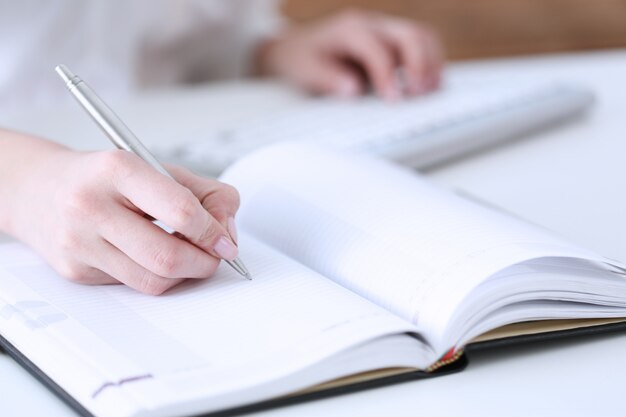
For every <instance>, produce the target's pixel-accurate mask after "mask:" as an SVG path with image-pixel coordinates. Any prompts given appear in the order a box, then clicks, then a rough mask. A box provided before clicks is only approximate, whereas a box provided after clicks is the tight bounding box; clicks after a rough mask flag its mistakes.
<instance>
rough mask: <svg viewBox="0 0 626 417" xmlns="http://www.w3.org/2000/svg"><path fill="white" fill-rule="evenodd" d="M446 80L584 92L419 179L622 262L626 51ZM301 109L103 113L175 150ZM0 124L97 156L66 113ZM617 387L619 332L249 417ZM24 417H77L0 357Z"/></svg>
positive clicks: (171, 108)
mask: <svg viewBox="0 0 626 417" xmlns="http://www.w3.org/2000/svg"><path fill="white" fill-rule="evenodd" d="M451 72H452V73H453V74H454V76H460V77H469V78H472V77H495V78H501V77H506V78H509V79H511V80H512V82H514V80H515V79H516V78H517V77H520V76H523V77H527V76H533V77H558V78H566V79H572V80H580V81H582V82H584V83H586V84H587V85H590V86H591V87H593V88H594V89H595V91H596V92H597V97H598V102H597V104H596V106H595V109H594V110H593V112H592V113H591V114H590V115H589V116H588V117H586V118H584V119H581V120H579V121H576V122H574V123H571V124H569V125H567V126H563V127H560V128H558V129H555V130H551V131H546V132H541V133H538V134H535V135H534V136H533V137H532V138H531V139H530V140H525V141H520V142H517V143H514V144H511V145H507V146H504V147H501V148H499V149H495V150H490V151H488V152H484V153H482V154H480V155H476V156H473V157H471V158H467V159H465V160H463V161H459V162H456V163H454V164H450V165H448V166H445V167H441V168H439V169H437V170H434V171H431V172H429V173H428V175H429V176H430V177H431V178H433V179H434V180H435V181H438V182H440V183H442V184H444V185H446V186H450V187H455V188H458V189H463V190H465V191H468V192H470V193H472V194H474V195H476V196H478V197H480V198H482V199H484V200H487V201H491V202H493V203H495V204H497V205H499V206H501V207H503V208H505V209H508V210H510V211H512V212H514V213H517V214H519V215H521V216H523V217H525V218H527V219H529V220H531V221H533V222H536V223H538V224H541V225H544V226H546V227H548V228H551V229H553V230H555V231H557V232H559V233H561V234H562V235H564V236H566V237H568V238H570V239H572V240H574V241H577V242H579V243H581V244H583V245H585V246H587V247H590V248H592V249H595V250H597V251H599V252H601V253H602V254H604V255H607V256H610V257H613V258H616V259H620V260H626V193H625V191H626V163H625V161H624V156H625V155H626V140H625V139H626V137H625V135H624V133H623V132H624V130H625V129H624V127H626V113H625V110H626V50H620V51H607V52H596V53H583V54H573V55H551V56H543V57H534V58H518V59H508V60H497V61H476V62H468V63H464V64H457V65H454V66H452V67H451ZM300 100H303V97H302V96H301V95H300V94H298V93H295V92H293V91H291V90H288V89H286V88H284V87H280V86H278V85H275V84H272V83H258V82H257V83H245V84H243V85H234V84H217V85H213V86H210V87H201V88H196V89H194V90H172V91H161V92H153V93H149V94H143V95H141V96H139V97H135V98H132V99H131V100H125V101H119V100H118V102H113V105H114V107H115V108H116V109H118V112H119V113H120V114H121V115H122V116H123V118H124V119H125V120H126V121H127V123H128V124H129V125H130V126H131V127H132V128H133V129H134V130H135V131H136V133H137V134H138V136H139V137H141V138H142V139H144V140H145V142H147V143H148V144H150V143H158V142H161V141H165V140H176V139H177V138H178V139H180V131H181V126H186V128H185V129H184V130H189V129H191V130H192V131H193V130H195V129H201V128H203V127H204V128H207V129H210V128H211V127H215V126H229V125H232V124H233V123H237V122H238V121H240V120H245V118H246V117H251V116H252V115H255V114H259V113H263V112H273V111H280V109H282V108H285V107H286V106H288V105H291V104H293V103H297V102H298V101H300ZM163 114H166V115H168V117H167V118H164V117H160V118H159V119H158V122H159V123H154V120H155V119H154V117H153V116H154V115H163ZM69 118H72V119H73V121H72V122H71V123H69V122H68V120H69ZM0 125H1V126H9V127H14V128H19V129H21V130H24V131H30V132H33V133H36V134H41V135H44V136H47V137H50V138H54V139H58V140H60V141H62V142H65V143H68V144H70V145H72V146H74V147H77V148H81V149H96V148H106V147H108V143H107V141H106V140H104V139H103V138H102V137H101V134H100V133H99V132H98V131H97V130H96V128H95V127H94V126H93V125H92V124H91V122H90V121H89V120H87V118H86V117H85V116H84V115H83V114H82V111H81V110H79V109H78V108H77V106H76V105H75V104H74V103H71V102H69V101H68V102H67V103H66V104H64V105H60V106H59V107H58V108H56V109H54V110H48V111H36V112H31V114H24V115H19V114H18V115H12V116H7V115H4V116H0ZM624 375H626V334H614V335H605V336H601V337H594V338H591V339H584V340H575V341H559V342H554V343H550V344H547V345H540V346H526V347H516V348H507V349H502V350H499V351H497V352H489V353H480V354H476V355H473V356H472V357H470V365H469V366H468V368H467V369H466V370H465V371H464V372H461V373H459V374H455V375H449V376H445V377H442V378H434V379H431V380H422V381H415V382H410V383H404V384H399V385H394V386H390V387H386V388H380V389H375V390H369V391H365V392H361V393H356V394H351V395H345V396H341V397H335V398H331V399H327V400H322V401H316V402H312V403H306V404H302V405H297V406H291V407H286V408H281V409H275V410H270V411H267V412H264V413H260V414H258V415H263V416H268V417H270V416H272V417H278V416H288V415H289V416H290V415H298V416H313V415H325V416H333V415H357V414H358V415H361V416H378V415H407V416H408V415H418V414H419V415H424V416H439V415H442V416H448V415H449V416H483V415H507V416H529V415H531V416H532V415H568V416H578V415H580V416H588V415H594V416H624V415H626V401H625V400H624V394H623V384H624V382H623V380H622V377H623V376H624ZM22 415H23V416H34V415H46V416H74V415H75V414H74V413H73V412H72V411H71V410H70V409H69V408H67V407H66V406H65V405H64V404H63V403H62V402H61V401H60V400H58V399H56V397H54V396H53V395H52V394H51V393H49V392H48V391H47V390H46V388H44V387H43V386H42V385H41V384H39V383H38V382H37V381H36V380H35V379H34V378H32V377H30V376H29V375H28V374H27V373H26V372H25V371H23V370H22V369H21V368H20V367H19V366H18V365H17V364H16V363H14V362H13V361H12V360H11V359H10V358H8V357H6V356H5V355H1V354H0V416H22ZM255 415H257V414H255Z"/></svg>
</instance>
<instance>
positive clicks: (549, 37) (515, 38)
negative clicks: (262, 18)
mask: <svg viewBox="0 0 626 417" xmlns="http://www.w3.org/2000/svg"><path fill="white" fill-rule="evenodd" d="M346 7H359V8H364V9H370V10H379V11H384V12H387V13H393V14H397V15H402V16H406V17H411V18H415V19H418V20H421V21H425V22H428V23H430V24H431V25H432V26H434V27H435V28H436V29H437V30H438V31H439V34H440V35H441V37H442V39H443V41H444V44H445V45H446V48H447V55H448V58H449V59H465V58H477V57H488V56H503V55H520V54H529V53H541V52H553V51H571V50H583V49H595V48H608V47H617V46H626V0H285V3H284V6H283V10H284V12H285V14H286V15H287V16H289V17H290V18H292V19H294V20H295V21H306V20H309V19H314V18H317V17H320V16H324V15H326V14H329V13H332V12H333V11H336V10H339V9H342V8H346Z"/></svg>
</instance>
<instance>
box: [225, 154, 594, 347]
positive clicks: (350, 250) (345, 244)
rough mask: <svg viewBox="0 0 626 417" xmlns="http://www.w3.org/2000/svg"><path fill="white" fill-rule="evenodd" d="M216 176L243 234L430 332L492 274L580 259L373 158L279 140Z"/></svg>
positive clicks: (556, 242)
mask: <svg viewBox="0 0 626 417" xmlns="http://www.w3.org/2000/svg"><path fill="white" fill-rule="evenodd" d="M222 179H223V180H224V181H226V182H228V183H231V184H233V185H235V186H236V187H237V188H238V189H239V191H240V193H241V195H242V198H243V200H242V207H241V209H240V212H239V215H238V216H239V221H240V223H241V224H242V226H243V227H244V229H245V230H247V231H248V232H250V233H252V234H253V235H254V236H256V237H258V238H259V239H261V240H263V241H264V242H266V243H268V244H269V245H271V246H272V247H274V248H276V249H278V250H279V251H281V252H283V253H285V254H287V255H288V256H290V257H293V258H294V259H296V260H298V261H300V262H302V263H304V264H305V265H307V266H309V267H311V268H312V269H315V270H316V271H318V272H320V273H321V274H322V275H324V276H327V277H329V278H330V279H332V280H334V281H335V282H337V283H339V284H341V285H342V286H345V287H346V288H349V289H350V290H352V291H354V292H356V293H358V294H360V295H362V296H364V297H367V298H368V299H370V300H372V301H373V302H375V303H377V304H378V305H381V306H383V307H385V308H386V309H388V310H390V311H392V312H394V313H395V314H397V315H399V316H401V317H403V318H405V319H407V320H411V321H412V322H413V323H415V324H419V325H420V327H421V328H422V327H423V328H424V329H426V330H428V329H432V330H433V331H432V334H433V335H434V334H438V333H441V326H445V325H446V320H447V318H449V317H451V315H452V312H453V310H454V308H455V306H457V305H458V304H459V303H460V301H461V300H462V299H463V297H465V296H466V295H467V294H468V293H469V292H470V291H471V290H472V288H475V287H476V286H477V285H478V284H479V283H480V282H481V281H482V280H484V279H485V278H487V277H488V276H490V275H492V274H493V273H495V272H497V271H498V270H501V269H502V268H504V267H506V266H508V265H511V264H513V263H516V262H520V261H523V260H526V259H532V258H536V257H542V256H576V255H580V256H584V255H587V253H586V252H584V251H582V250H579V249H576V248H574V247H571V246H569V245H568V244H566V243H564V242H562V241H561V240H560V239H558V238H556V237H553V236H551V235H550V234H548V233H547V232H546V231H544V230H542V229H540V228H537V227H534V226H531V225H528V224H526V223H523V222H521V221H519V220H516V219H513V218H509V217H507V216H505V215H503V214H501V213H498V212H496V211H493V210H489V209H486V208H484V207H482V206H479V205H477V204H476V203H473V202H470V201H466V200H464V199H462V198H460V197H458V196H457V195H455V194H453V193H451V192H448V191H446V190H443V189H440V188H438V187H436V186H434V185H431V184H430V183H429V182H428V181H427V180H425V179H423V178H422V177H420V176H419V175H418V174H417V173H415V172H413V171H410V170H408V169H406V168H402V167H398V166H395V165H392V164H391V163H388V162H385V161H382V160H378V159H375V158H372V157H367V156H355V155H341V154H337V153H330V152H328V151H323V150H321V149H318V148H314V147H311V146H305V145H302V144H280V145H276V146H273V147H271V148H268V149H265V150H262V151H259V152H257V153H255V154H253V155H251V156H249V157H247V158H244V159H242V160H241V161H240V162H238V163H236V164H235V165H234V166H233V167H231V168H230V169H229V170H228V171H227V172H226V173H225V174H224V175H223V177H222ZM435 330H439V331H435Z"/></svg>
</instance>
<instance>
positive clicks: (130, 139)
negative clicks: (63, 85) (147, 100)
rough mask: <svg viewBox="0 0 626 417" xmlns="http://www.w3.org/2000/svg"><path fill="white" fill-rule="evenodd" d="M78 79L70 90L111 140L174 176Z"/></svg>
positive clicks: (70, 85)
mask: <svg viewBox="0 0 626 417" xmlns="http://www.w3.org/2000/svg"><path fill="white" fill-rule="evenodd" d="M76 78H77V77H76ZM76 81H77V82H71V83H69V84H68V88H69V90H70V92H71V93H72V95H73V96H74V98H76V100H77V101H78V102H79V103H80V104H81V106H82V107H83V108H84V109H85V111H86V112H87V114H89V117H91V118H92V119H93V120H94V121H95V122H96V124H97V125H98V126H100V128H101V129H102V131H103V132H104V133H105V135H106V136H107V137H108V138H109V139H110V140H111V142H113V144H115V146H117V147H118V148H119V149H123V150H125V151H129V152H132V153H134V154H136V155H138V156H139V157H140V158H142V159H143V160H144V161H146V162H147V163H148V164H150V165H151V166H152V167H154V168H155V169H156V170H157V171H159V172H160V173H161V174H163V175H166V176H168V177H170V178H172V176H171V175H170V173H169V172H167V170H166V169H165V167H163V165H161V163H160V162H159V161H158V160H157V159H156V158H155V157H154V156H153V155H152V153H150V151H149V150H148V149H147V148H146V147H145V146H144V145H143V144H142V143H141V142H140V141H139V139H137V136H135V134H134V133H133V132H132V131H131V130H130V129H129V128H128V126H126V125H125V124H124V122H122V120H121V119H120V118H119V117H118V116H117V114H115V112H113V110H111V108H110V107H109V106H107V105H106V103H105V102H104V101H102V99H101V98H100V97H98V95H97V94H96V93H95V92H94V91H93V90H92V89H91V88H90V87H89V86H88V85H87V84H86V83H85V82H84V81H82V80H80V79H78V80H76Z"/></svg>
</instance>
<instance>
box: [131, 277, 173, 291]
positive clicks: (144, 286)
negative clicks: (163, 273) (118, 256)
mask: <svg viewBox="0 0 626 417" xmlns="http://www.w3.org/2000/svg"><path fill="white" fill-rule="evenodd" d="M172 285H173V283H172V284H171V283H169V282H167V281H165V280H163V279H158V278H157V277H154V276H152V275H151V274H149V273H146V274H144V276H143V277H142V278H141V281H140V282H139V288H138V290H139V291H140V292H142V293H144V294H148V295H161V294H163V293H164V292H165V291H167V290H168V289H169V288H170V287H171V286H172Z"/></svg>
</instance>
